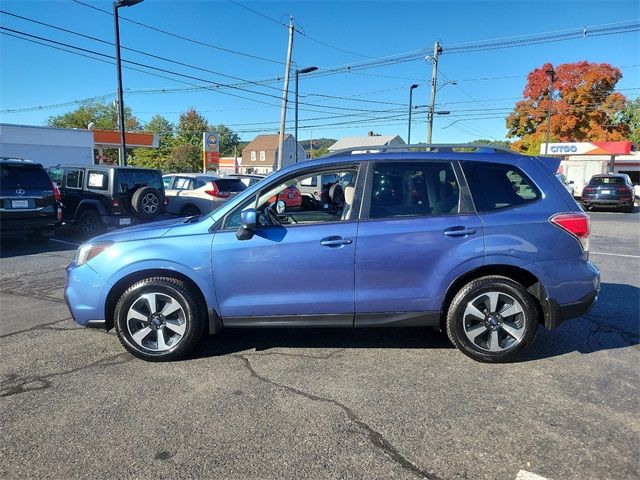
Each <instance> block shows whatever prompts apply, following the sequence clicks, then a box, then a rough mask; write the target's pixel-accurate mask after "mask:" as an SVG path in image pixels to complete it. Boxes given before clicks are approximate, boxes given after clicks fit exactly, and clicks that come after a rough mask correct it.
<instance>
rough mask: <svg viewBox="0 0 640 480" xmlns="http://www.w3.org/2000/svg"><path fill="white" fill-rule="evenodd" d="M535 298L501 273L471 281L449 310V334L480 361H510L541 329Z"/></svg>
mask: <svg viewBox="0 0 640 480" xmlns="http://www.w3.org/2000/svg"><path fill="white" fill-rule="evenodd" d="M538 321H539V319H538V309H537V307H536V304H535V300H534V299H533V297H532V296H531V295H530V294H529V293H528V292H527V291H526V290H525V289H524V288H523V287H522V285H520V284H519V283H517V282H514V281H513V280H511V279H509V278H506V277H500V276H488V277H482V278H478V279H476V280H472V281H471V282H469V283H468V284H466V285H465V286H464V287H462V288H461V289H460V291H458V293H457V294H456V295H455V297H454V298H453V301H452V302H451V305H450V306H449V310H448V313H447V334H448V336H449V338H450V339H451V341H452V342H453V344H454V345H455V346H456V347H457V348H458V349H459V350H461V351H462V352H463V353H464V354H465V355H467V356H469V357H471V358H473V359H474V360H478V361H481V362H508V361H510V360H512V359H513V358H514V357H515V356H516V355H517V354H518V353H520V352H521V351H522V350H523V349H524V348H526V347H527V346H528V345H529V344H530V343H531V342H532V341H533V340H534V338H535V336H536V332H537V330H538Z"/></svg>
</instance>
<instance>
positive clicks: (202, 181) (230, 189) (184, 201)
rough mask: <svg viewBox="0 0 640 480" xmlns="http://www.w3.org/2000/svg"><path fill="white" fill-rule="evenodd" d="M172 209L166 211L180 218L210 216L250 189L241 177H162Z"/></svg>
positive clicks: (181, 174)
mask: <svg viewBox="0 0 640 480" xmlns="http://www.w3.org/2000/svg"><path fill="white" fill-rule="evenodd" d="M162 181H163V182H164V186H165V189H166V193H167V196H168V197H169V207H168V209H167V211H168V212H169V213H172V214H174V215H179V216H181V217H192V216H194V215H201V214H203V213H209V212H211V211H213V210H215V209H216V208H218V207H219V206H220V205H222V204H223V203H225V202H226V201H228V200H230V199H231V198H233V197H234V196H235V195H237V194H238V193H240V192H242V191H244V190H246V188H247V186H246V185H245V184H244V183H243V182H242V181H241V180H240V179H238V178H227V177H224V178H223V177H218V176H215V175H209V174H205V173H175V174H169V175H164V176H163V177H162Z"/></svg>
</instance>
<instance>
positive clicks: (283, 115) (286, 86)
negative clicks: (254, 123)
mask: <svg viewBox="0 0 640 480" xmlns="http://www.w3.org/2000/svg"><path fill="white" fill-rule="evenodd" d="M292 50H293V16H291V17H289V47H288V48H287V67H286V70H285V73H284V87H283V89H282V112H281V113H280V138H279V141H278V159H277V165H276V166H277V170H280V169H281V168H282V162H283V160H284V154H283V150H284V128H285V123H286V121H287V95H288V94H289V73H290V72H291V51H292ZM296 141H298V139H296Z"/></svg>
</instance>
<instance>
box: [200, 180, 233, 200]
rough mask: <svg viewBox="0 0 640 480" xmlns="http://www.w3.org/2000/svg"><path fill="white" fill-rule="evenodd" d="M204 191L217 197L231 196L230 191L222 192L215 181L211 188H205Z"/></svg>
mask: <svg viewBox="0 0 640 480" xmlns="http://www.w3.org/2000/svg"><path fill="white" fill-rule="evenodd" d="M204 193H206V194H207V195H211V196H212V197H217V198H227V197H228V196H229V192H221V191H220V189H219V188H218V185H216V182H213V181H212V182H211V190H205V191H204Z"/></svg>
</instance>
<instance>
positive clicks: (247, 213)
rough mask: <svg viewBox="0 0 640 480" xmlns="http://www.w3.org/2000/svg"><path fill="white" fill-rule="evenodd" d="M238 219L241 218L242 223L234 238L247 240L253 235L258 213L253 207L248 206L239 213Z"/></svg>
mask: <svg viewBox="0 0 640 480" xmlns="http://www.w3.org/2000/svg"><path fill="white" fill-rule="evenodd" d="M240 219H241V220H242V225H240V227H239V228H238V231H237V232H236V238H237V239H238V240H249V239H250V238H251V237H253V234H254V233H255V231H256V228H257V226H258V213H257V212H256V209H255V208H249V209H247V210H244V211H242V212H241V213H240Z"/></svg>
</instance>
